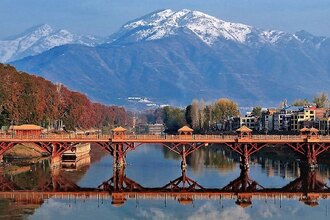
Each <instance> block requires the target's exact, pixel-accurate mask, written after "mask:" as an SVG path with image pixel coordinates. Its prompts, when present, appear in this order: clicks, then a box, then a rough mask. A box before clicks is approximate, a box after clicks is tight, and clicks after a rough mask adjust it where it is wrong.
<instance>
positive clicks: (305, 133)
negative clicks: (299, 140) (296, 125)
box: [299, 127, 309, 137]
mask: <svg viewBox="0 0 330 220" xmlns="http://www.w3.org/2000/svg"><path fill="white" fill-rule="evenodd" d="M299 132H300V136H302V137H306V136H308V135H309V129H308V128H306V127H303V128H302V129H300V130H299Z"/></svg>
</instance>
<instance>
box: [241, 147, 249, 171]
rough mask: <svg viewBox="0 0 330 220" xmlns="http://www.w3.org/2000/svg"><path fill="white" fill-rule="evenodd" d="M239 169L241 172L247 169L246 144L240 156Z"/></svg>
mask: <svg viewBox="0 0 330 220" xmlns="http://www.w3.org/2000/svg"><path fill="white" fill-rule="evenodd" d="M240 168H241V170H248V169H249V153H248V146H247V144H244V147H243V151H242V154H241V155H240Z"/></svg>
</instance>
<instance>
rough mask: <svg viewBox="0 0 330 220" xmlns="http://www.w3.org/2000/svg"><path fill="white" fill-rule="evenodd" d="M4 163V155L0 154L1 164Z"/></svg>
mask: <svg viewBox="0 0 330 220" xmlns="http://www.w3.org/2000/svg"><path fill="white" fill-rule="evenodd" d="M2 163H3V154H0V164H2Z"/></svg>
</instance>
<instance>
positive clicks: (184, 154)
mask: <svg viewBox="0 0 330 220" xmlns="http://www.w3.org/2000/svg"><path fill="white" fill-rule="evenodd" d="M181 156H182V161H181V169H182V170H186V168H187V160H186V157H187V155H186V145H182V152H181Z"/></svg>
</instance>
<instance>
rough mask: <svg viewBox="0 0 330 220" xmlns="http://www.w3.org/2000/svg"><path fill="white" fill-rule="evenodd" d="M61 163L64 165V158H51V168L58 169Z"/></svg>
mask: <svg viewBox="0 0 330 220" xmlns="http://www.w3.org/2000/svg"><path fill="white" fill-rule="evenodd" d="M61 163H62V157H61V156H60V155H54V156H53V155H52V157H51V162H50V164H51V166H52V168H58V167H60V166H61Z"/></svg>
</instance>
